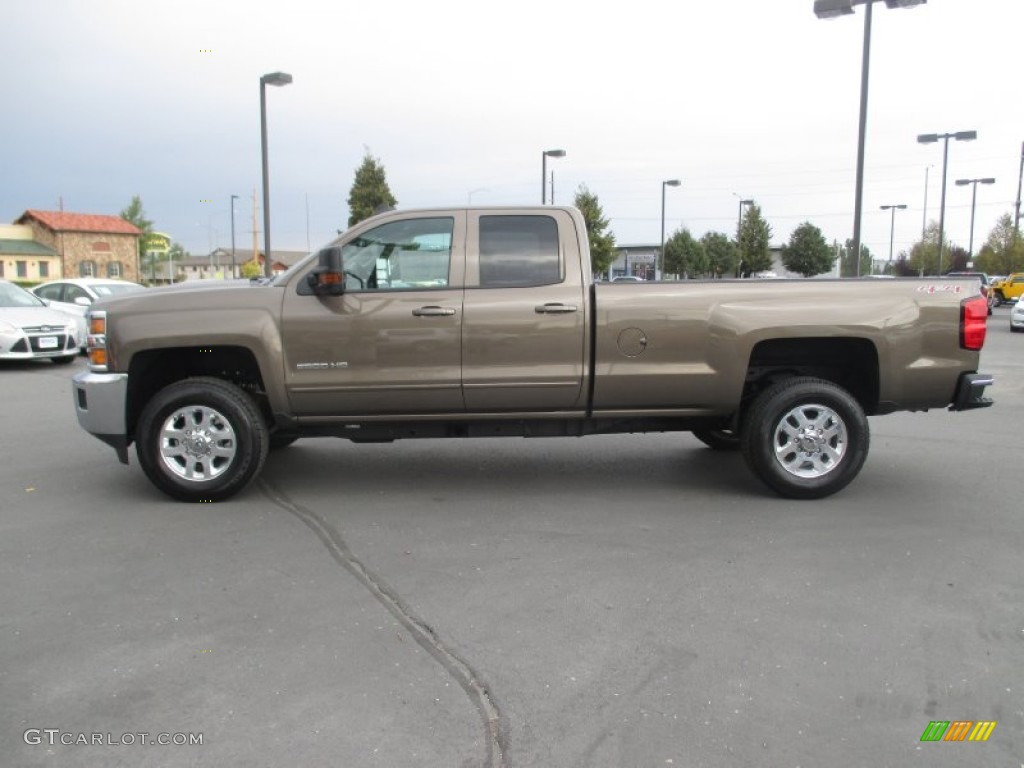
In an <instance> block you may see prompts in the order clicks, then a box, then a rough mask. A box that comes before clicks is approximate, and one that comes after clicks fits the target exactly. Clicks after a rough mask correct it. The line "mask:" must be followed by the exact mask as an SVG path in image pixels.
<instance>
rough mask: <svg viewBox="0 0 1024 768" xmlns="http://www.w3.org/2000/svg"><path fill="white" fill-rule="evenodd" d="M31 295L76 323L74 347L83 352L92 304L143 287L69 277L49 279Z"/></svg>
mask: <svg viewBox="0 0 1024 768" xmlns="http://www.w3.org/2000/svg"><path fill="white" fill-rule="evenodd" d="M31 290H32V293H34V294H35V295H36V296H38V297H39V298H41V299H45V300H46V303H47V304H49V305H50V306H51V307H53V308H54V309H59V310H60V311H61V312H65V313H67V314H69V315H72V316H73V317H75V318H76V319H77V322H78V333H77V336H78V344H79V346H81V348H82V350H83V351H84V350H85V342H86V338H87V336H88V333H89V329H88V328H87V327H86V324H85V313H86V312H87V311H89V307H90V306H92V303H93V302H94V301H99V300H100V299H103V298H106V297H107V296H120V295H121V294H122V293H132V292H134V291H144V290H146V286H144V285H139V284H138V283H133V282H130V281H128V280H114V279H107V278H102V277H69V278H66V279H64V280H52V281H50V282H48V283H43V284H42V285H37V286H35V287H34V288H32V289H31Z"/></svg>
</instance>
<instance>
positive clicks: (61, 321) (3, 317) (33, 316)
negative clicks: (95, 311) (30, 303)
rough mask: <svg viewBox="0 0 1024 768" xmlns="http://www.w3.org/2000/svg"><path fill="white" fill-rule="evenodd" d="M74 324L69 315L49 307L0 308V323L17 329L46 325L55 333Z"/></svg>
mask: <svg viewBox="0 0 1024 768" xmlns="http://www.w3.org/2000/svg"><path fill="white" fill-rule="evenodd" d="M74 322H75V320H74V318H73V317H72V316H71V315H69V314H66V313H64V312H60V311H58V310H56V309H51V308H50V307H0V323H10V324H11V325H14V326H17V327H18V328H34V327H36V326H40V325H48V326H51V327H52V328H53V329H54V330H55V331H63V330H64V329H65V328H66V327H67V326H68V324H73V323H74Z"/></svg>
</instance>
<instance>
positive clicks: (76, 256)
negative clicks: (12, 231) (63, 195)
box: [15, 210, 143, 282]
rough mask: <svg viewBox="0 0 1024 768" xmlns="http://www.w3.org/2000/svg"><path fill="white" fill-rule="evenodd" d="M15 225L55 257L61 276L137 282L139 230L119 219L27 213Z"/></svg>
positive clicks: (85, 214) (63, 213)
mask: <svg viewBox="0 0 1024 768" xmlns="http://www.w3.org/2000/svg"><path fill="white" fill-rule="evenodd" d="M15 224H22V225H24V226H27V227H29V228H30V229H31V230H32V238H33V239H34V240H35V241H36V242H38V243H41V244H42V245H44V246H46V247H47V248H49V249H51V250H52V251H54V252H55V253H56V254H57V257H58V259H59V261H60V276H61V277H113V278H121V279H124V280H133V281H136V282H137V281H138V280H139V277H140V275H139V238H140V237H141V236H142V234H143V233H142V230H140V229H139V228H138V227H136V226H135V225H134V224H132V223H131V222H128V221H125V220H124V219H122V218H121V217H120V216H105V215H101V214H91V213H65V212H64V211H36V210H28V211H25V213H23V214H22V215H21V217H20V218H19V219H18V220H17V221H16V222H15Z"/></svg>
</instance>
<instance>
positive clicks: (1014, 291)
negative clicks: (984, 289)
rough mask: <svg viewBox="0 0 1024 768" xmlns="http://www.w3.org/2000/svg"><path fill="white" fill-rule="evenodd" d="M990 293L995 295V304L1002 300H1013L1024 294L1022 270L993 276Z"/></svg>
mask: <svg viewBox="0 0 1024 768" xmlns="http://www.w3.org/2000/svg"><path fill="white" fill-rule="evenodd" d="M992 293H993V294H994V295H995V297H996V305H997V306H998V305H999V304H1002V303H1003V302H1004V301H1006V302H1013V301H1016V300H1017V299H1019V298H1020V297H1021V296H1024V272H1014V273H1013V274H1011V275H1007V276H1006V277H1002V278H999V279H995V278H993V281H992Z"/></svg>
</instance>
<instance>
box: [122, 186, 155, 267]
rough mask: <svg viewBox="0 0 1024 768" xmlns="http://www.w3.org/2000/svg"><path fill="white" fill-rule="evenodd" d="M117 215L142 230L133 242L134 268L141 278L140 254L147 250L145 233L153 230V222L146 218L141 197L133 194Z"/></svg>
mask: <svg viewBox="0 0 1024 768" xmlns="http://www.w3.org/2000/svg"><path fill="white" fill-rule="evenodd" d="M118 215H119V216H120V217H121V218H122V219H124V220H125V221H127V222H129V223H131V224H134V225H135V226H136V227H138V228H139V229H141V230H142V232H143V234H142V237H140V238H139V239H138V241H137V242H136V244H135V245H136V251H135V270H136V274H137V275H138V278H141V277H142V255H143V254H144V253H146V252H147V250H149V249H148V243H147V235H148V234H149V233H150V232H152V231H153V222H152V221H150V220H149V219H147V218H146V212H145V211H144V210H143V208H142V198H141V197H139V196H138V195H133V196H132V201H131V202H130V203H128V205H127V206H126V207H125V208H124V209H123V210H122V211H121V213H120V214H118ZM138 278H137V279H138Z"/></svg>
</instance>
